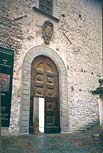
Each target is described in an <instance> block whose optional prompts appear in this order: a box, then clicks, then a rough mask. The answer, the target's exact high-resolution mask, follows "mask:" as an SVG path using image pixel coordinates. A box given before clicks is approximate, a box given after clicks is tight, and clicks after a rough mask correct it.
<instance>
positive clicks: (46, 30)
mask: <svg viewBox="0 0 103 153" xmlns="http://www.w3.org/2000/svg"><path fill="white" fill-rule="evenodd" d="M53 30H54V26H53V23H52V22H51V21H50V20H46V21H45V22H44V24H43V27H42V37H43V39H44V43H45V44H49V42H50V40H51V38H52V35H53Z"/></svg>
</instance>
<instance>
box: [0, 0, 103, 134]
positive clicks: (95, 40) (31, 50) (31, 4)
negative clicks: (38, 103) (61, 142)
mask: <svg viewBox="0 0 103 153" xmlns="http://www.w3.org/2000/svg"><path fill="white" fill-rule="evenodd" d="M35 7H36V8H37V7H38V1H37V0H22V1H20V0H13V1H12V0H8V1H7V0H0V46H2V47H6V48H13V49H14V51H15V60H14V73H13V89H12V101H11V116H10V127H9V128H2V132H3V133H5V132H8V133H9V134H28V133H29V113H30V80H31V64H32V61H33V60H34V59H35V58H36V57H38V56H41V55H43V56H45V57H48V58H50V59H51V60H52V61H53V62H54V63H55V65H56V67H57V69H58V72H59V103H60V128H61V132H73V131H76V130H82V129H84V128H85V126H87V125H89V124H94V123H95V122H97V121H98V119H99V113H98V97H96V96H94V95H92V93H91V91H92V90H94V89H95V88H96V87H97V86H98V79H99V78H100V77H102V45H101V44H102V36H101V35H102V13H101V8H100V6H99V4H98V3H97V4H96V3H95V4H94V3H92V2H91V1H87V0H76V1H75V0H72V1H71V0H65V1H64V0H57V1H55V0H54V5H53V12H54V14H53V15H52V17H51V15H49V16H48V15H46V14H43V13H42V12H40V11H37V10H35V9H34V8H35ZM46 20H50V21H51V22H52V23H53V26H54V32H53V36H52V38H51V40H50V43H49V44H45V43H44V40H43V38H42V26H43V23H44V22H45V21H46Z"/></svg>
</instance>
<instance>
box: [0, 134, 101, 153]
mask: <svg viewBox="0 0 103 153" xmlns="http://www.w3.org/2000/svg"><path fill="white" fill-rule="evenodd" d="M2 153H103V141H101V140H100V139H97V138H96V139H93V137H92V135H91V134H90V133H89V132H83V133H75V134H35V135H29V136H3V147H2Z"/></svg>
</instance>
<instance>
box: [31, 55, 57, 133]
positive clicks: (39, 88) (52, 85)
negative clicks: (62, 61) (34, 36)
mask: <svg viewBox="0 0 103 153" xmlns="http://www.w3.org/2000/svg"><path fill="white" fill-rule="evenodd" d="M35 97H43V98H44V100H45V103H44V104H45V106H44V108H45V109H44V133H59V132H60V105H59V73H58V70H57V67H56V65H55V64H54V63H53V61H52V60H51V59H50V58H48V57H46V56H38V57H36V58H35V59H34V60H33V62H32V64H31V98H30V99H31V100H30V119H29V121H30V122H29V127H30V132H31V133H32V132H33V131H34V132H35V128H33V104H34V102H33V99H34V98H35Z"/></svg>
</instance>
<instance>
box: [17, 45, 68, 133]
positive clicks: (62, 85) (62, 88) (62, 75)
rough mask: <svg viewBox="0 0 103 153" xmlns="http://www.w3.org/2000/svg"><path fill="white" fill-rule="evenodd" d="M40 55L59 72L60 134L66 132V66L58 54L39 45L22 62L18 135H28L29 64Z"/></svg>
mask: <svg viewBox="0 0 103 153" xmlns="http://www.w3.org/2000/svg"><path fill="white" fill-rule="evenodd" d="M40 55H44V56H46V57H49V58H50V59H51V60H52V61H54V63H55V65H56V66H57V69H58V71H59V103H60V129H61V133H63V132H68V131H69V110H68V109H69V107H68V81H67V69H66V65H65V63H64V61H63V59H62V57H61V56H60V54H59V53H58V52H56V51H55V50H53V49H51V48H49V47H47V46H43V45H41V46H36V47H33V48H31V49H30V50H29V51H28V52H27V54H26V55H25V57H24V60H23V67H22V89H21V102H20V120H19V133H20V134H29V114H30V81H31V63H32V62H33V60H34V59H35V58H36V57H38V56H40Z"/></svg>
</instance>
